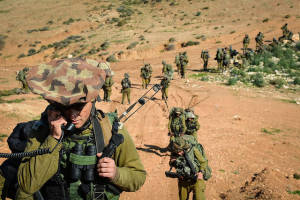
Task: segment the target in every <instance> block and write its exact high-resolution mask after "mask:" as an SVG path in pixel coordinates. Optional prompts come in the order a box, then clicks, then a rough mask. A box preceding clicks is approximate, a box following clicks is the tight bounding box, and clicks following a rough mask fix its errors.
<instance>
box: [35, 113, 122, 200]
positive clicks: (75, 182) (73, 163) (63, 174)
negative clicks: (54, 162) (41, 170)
mask: <svg viewBox="0 0 300 200" xmlns="http://www.w3.org/2000/svg"><path fill="white" fill-rule="evenodd" d="M113 117H114V116H112V115H110V116H109V115H108V118H109V119H107V118H104V119H102V120H101V121H102V124H101V128H102V129H103V128H105V127H104V126H110V124H112V122H113ZM109 123H110V124H109ZM106 128H107V127H106ZM107 139H108V138H104V140H106V141H105V143H106V144H107V143H108V141H107ZM62 143H63V145H62V149H61V151H60V158H59V162H60V164H59V169H58V172H57V173H56V174H55V175H54V176H53V177H52V178H51V179H50V180H49V181H48V182H47V183H46V184H45V185H44V186H43V187H42V188H41V190H40V192H41V194H42V196H43V197H44V199H49V200H52V199H53V200H67V199H72V200H73V199H75V200H83V199H84V200H93V199H99V200H102V199H103V200H106V199H112V200H117V199H119V195H120V193H121V192H122V190H121V189H119V188H118V187H117V186H115V185H113V184H112V183H110V182H109V181H108V180H106V179H103V178H100V177H99V176H98V175H97V172H96V163H97V157H96V146H95V137H94V134H93V125H92V124H90V125H89V126H88V127H87V128H86V129H85V130H83V131H82V132H81V133H79V134H73V135H70V136H66V137H65V138H64V139H63V142H62Z"/></svg>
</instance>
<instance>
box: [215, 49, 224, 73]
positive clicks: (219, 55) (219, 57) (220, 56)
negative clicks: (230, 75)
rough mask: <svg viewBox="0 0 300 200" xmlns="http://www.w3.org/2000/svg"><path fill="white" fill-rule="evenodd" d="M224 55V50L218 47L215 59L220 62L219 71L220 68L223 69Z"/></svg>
mask: <svg viewBox="0 0 300 200" xmlns="http://www.w3.org/2000/svg"><path fill="white" fill-rule="evenodd" d="M223 57H224V54H223V51H222V50H221V49H220V48H218V50H217V53H216V57H215V60H216V61H217V62H218V71H219V70H222V71H223Z"/></svg>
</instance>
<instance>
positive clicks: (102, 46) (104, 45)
mask: <svg viewBox="0 0 300 200" xmlns="http://www.w3.org/2000/svg"><path fill="white" fill-rule="evenodd" d="M109 45H110V44H109V42H108V41H105V42H103V43H102V44H101V45H100V48H101V50H104V51H105V50H107V49H108V47H109Z"/></svg>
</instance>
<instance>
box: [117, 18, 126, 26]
mask: <svg viewBox="0 0 300 200" xmlns="http://www.w3.org/2000/svg"><path fill="white" fill-rule="evenodd" d="M126 23H127V21H126V20H125V19H123V20H121V21H119V22H118V23H117V26H124V25H125V24H126Z"/></svg>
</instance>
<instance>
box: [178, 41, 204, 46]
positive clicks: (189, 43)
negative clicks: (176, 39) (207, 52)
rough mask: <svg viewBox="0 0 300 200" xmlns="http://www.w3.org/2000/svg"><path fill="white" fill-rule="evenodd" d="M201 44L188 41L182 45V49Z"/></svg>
mask: <svg viewBox="0 0 300 200" xmlns="http://www.w3.org/2000/svg"><path fill="white" fill-rule="evenodd" d="M199 44H200V42H198V41H188V42H183V43H181V47H188V46H193V45H199Z"/></svg>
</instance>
